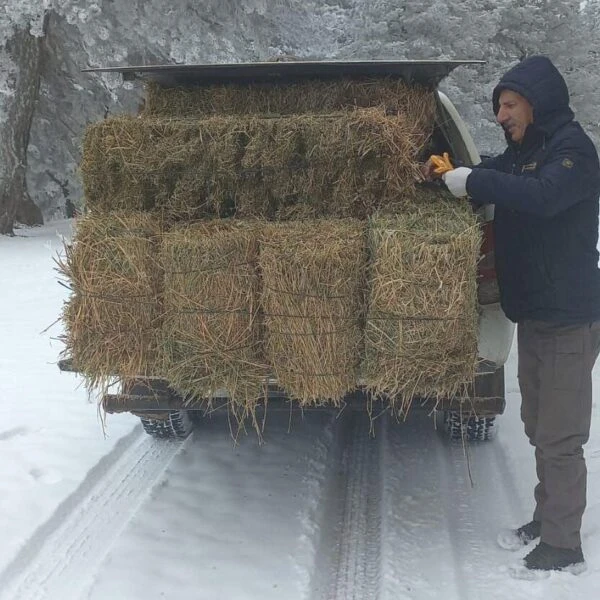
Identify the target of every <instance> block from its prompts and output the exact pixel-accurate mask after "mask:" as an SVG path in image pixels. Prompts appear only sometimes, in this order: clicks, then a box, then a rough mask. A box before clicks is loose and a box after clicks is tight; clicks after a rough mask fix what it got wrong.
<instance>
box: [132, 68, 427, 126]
mask: <svg viewBox="0 0 600 600" xmlns="http://www.w3.org/2000/svg"><path fill="white" fill-rule="evenodd" d="M373 107H379V108H382V109H383V110H384V111H385V112H386V113H387V114H390V115H393V114H398V113H409V114H411V115H414V116H415V119H414V120H415V121H419V122H418V123H417V126H418V127H421V128H424V127H427V126H429V125H430V124H431V123H432V122H433V119H434V114H435V92H434V90H433V89H431V88H428V87H424V86H420V85H407V84H406V83H404V82H403V81H401V80H399V79H395V78H391V77H390V78H376V79H370V78H365V79H361V80H353V79H348V78H343V79H339V80H335V81H319V80H310V81H304V82H297V83H285V84H281V83H254V84H230V83H224V84H215V85H208V86H203V87H195V88H165V87H162V86H160V85H159V84H157V83H153V82H150V83H148V84H147V86H146V98H145V106H144V111H143V116H144V117H174V116H176V117H207V116H211V115H277V116H281V115H295V114H307V113H312V114H323V113H325V114H327V113H332V112H337V111H346V110H354V109H357V108H373Z"/></svg>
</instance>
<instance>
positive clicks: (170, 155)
mask: <svg viewBox="0 0 600 600" xmlns="http://www.w3.org/2000/svg"><path fill="white" fill-rule="evenodd" d="M243 146H244V133H243V131H240V130H239V129H238V127H237V126H236V124H235V123H231V122H230V121H228V120H225V119H220V118H218V117H215V118H213V119H210V120H207V121H197V120H182V119H154V120H148V119H145V120H142V119H136V118H132V117H127V116H125V117H116V118H113V119H105V120H104V121H101V122H99V123H94V124H93V125H91V126H89V127H88V128H87V130H86V132H85V135H84V140H83V153H82V162H81V172H82V177H83V188H84V195H85V200H86V206H87V207H88V208H89V209H92V210H95V211H102V212H106V211H111V210H121V209H126V210H132V211H156V212H159V213H161V214H162V215H164V216H165V217H167V218H171V219H186V220H191V219H197V218H206V217H219V216H226V215H227V214H228V212H230V208H229V206H233V200H232V191H231V182H234V181H235V178H236V165H239V154H240V150H243Z"/></svg>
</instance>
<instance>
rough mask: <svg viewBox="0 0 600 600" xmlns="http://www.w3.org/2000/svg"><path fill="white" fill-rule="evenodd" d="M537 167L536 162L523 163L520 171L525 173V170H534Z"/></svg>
mask: <svg viewBox="0 0 600 600" xmlns="http://www.w3.org/2000/svg"><path fill="white" fill-rule="evenodd" d="M536 168H537V162H532V163H529V164H528V165H523V166H522V167H521V173H525V172H526V171H535V170H536Z"/></svg>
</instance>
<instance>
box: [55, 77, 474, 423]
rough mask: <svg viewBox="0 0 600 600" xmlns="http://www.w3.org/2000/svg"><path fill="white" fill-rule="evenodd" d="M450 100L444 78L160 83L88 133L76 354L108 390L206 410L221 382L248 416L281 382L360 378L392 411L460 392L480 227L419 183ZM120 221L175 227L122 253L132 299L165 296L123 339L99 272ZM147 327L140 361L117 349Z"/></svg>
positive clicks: (469, 372) (301, 387)
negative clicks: (416, 399)
mask: <svg viewBox="0 0 600 600" xmlns="http://www.w3.org/2000/svg"><path fill="white" fill-rule="evenodd" d="M434 113H435V99H434V93H433V91H432V90H431V89H425V88H420V87H418V86H414V87H409V86H406V85H405V84H404V83H402V82H400V81H397V80H391V79H377V80H363V81H352V80H340V81H325V82H324V81H310V82H304V83H296V84H287V85H283V84H282V85H277V84H260V85H259V84H255V85H211V86H207V87H198V88H193V89H165V88H162V87H160V86H157V85H154V84H150V85H149V86H148V89H147V98H146V104H145V109H144V111H143V112H142V114H141V115H140V116H138V117H137V118H132V117H117V118H112V119H107V120H105V121H102V122H100V123H97V124H94V125H91V126H90V127H89V128H88V130H87V132H86V135H85V138H84V147H83V161H82V165H81V168H82V173H83V181H84V191H85V196H86V206H87V209H88V212H89V215H90V216H87V217H85V218H84V219H83V220H82V222H81V223H80V224H79V228H78V233H77V234H76V237H75V243H74V245H73V246H72V248H71V250H70V251H69V253H68V254H67V258H66V262H65V265H64V266H63V270H64V272H65V273H66V274H67V276H68V277H69V278H70V279H71V280H72V282H73V287H74V289H75V294H74V296H73V298H72V299H71V301H70V303H69V305H67V308H66V309H65V321H66V329H67V334H66V339H67V351H68V352H70V353H71V354H72V356H73V358H74V359H75V362H76V364H77V365H78V366H79V368H80V369H81V370H82V371H83V372H84V373H85V374H86V375H87V376H88V378H89V379H90V380H91V382H92V383H97V382H99V381H105V380H106V379H107V378H108V377H109V376H115V375H116V376H118V377H130V376H132V375H134V374H152V375H155V376H157V377H163V378H165V379H166V380H167V381H168V382H169V383H170V385H171V386H172V387H173V388H174V389H176V390H177V391H178V392H179V393H181V394H182V395H183V396H184V397H186V398H187V399H188V400H189V402H190V403H194V402H196V401H199V400H202V399H204V398H206V397H208V396H210V395H211V394H214V393H215V392H217V391H218V390H221V389H223V390H227V391H228V392H229V394H230V395H231V397H232V408H233V409H234V412H235V414H236V415H237V416H240V417H242V418H243V417H245V416H246V415H247V414H252V413H253V410H254V407H255V405H256V402H257V400H258V398H259V397H260V396H261V395H262V394H264V391H265V385H266V381H267V380H268V378H269V377H275V378H276V379H277V381H278V383H279V385H280V386H281V387H283V388H284V389H285V390H286V391H287V392H288V393H289V394H290V395H291V396H292V397H294V398H295V399H298V400H299V401H300V402H301V403H302V404H303V405H308V404H315V403H322V402H332V403H334V404H337V403H338V402H339V401H340V400H341V398H342V397H343V396H344V394H346V393H347V392H349V391H352V390H353V389H354V388H356V387H357V386H358V385H362V384H365V385H366V386H367V388H368V389H369V390H371V392H373V393H374V394H377V395H390V397H391V398H392V404H393V403H394V397H395V396H396V395H400V397H401V398H404V399H406V398H408V397H409V396H410V395H411V394H413V393H420V394H427V395H431V394H433V395H436V396H442V395H445V394H450V393H454V392H456V391H457V390H458V389H459V388H460V386H462V385H465V384H467V383H469V382H470V381H471V380H472V378H473V376H474V365H475V360H476V344H474V340H475V339H476V338H475V333H476V296H475V277H476V262H477V250H476V248H477V247H478V243H479V232H478V228H477V226H476V222H475V217H474V216H473V214H472V212H471V211H470V209H469V208H468V207H466V206H463V208H462V209H460V208H457V202H456V201H454V200H452V201H450V202H448V201H447V199H446V200H445V201H444V200H442V199H440V198H439V197H438V196H439V193H437V192H436V193H434V192H430V191H427V190H423V189H422V188H420V187H419V185H418V184H417V183H416V181H417V179H418V165H419V162H420V161H421V160H423V158H424V155H425V151H426V149H427V148H428V146H427V144H428V143H429V140H430V137H431V134H432V131H433V123H434ZM427 207H428V208H427ZM451 207H453V208H451ZM121 214H127V215H137V216H138V217H139V218H140V219H147V220H149V221H152V222H154V223H158V224H159V229H158V233H157V234H156V235H155V234H152V235H150V236H149V238H148V239H149V240H151V241H149V242H148V244H149V246H148V248H147V252H141V251H140V252H139V253H134V254H135V256H133V257H132V256H130V257H129V258H130V263H131V264H127V261H122V262H121V263H118V264H116V263H115V264H112V263H111V265H112V266H111V269H110V273H111V274H112V277H113V282H112V283H111V288H110V294H109V295H111V294H116V295H119V290H120V289H122V290H124V292H123V293H122V294H121V295H120V296H119V303H120V305H121V304H122V305H125V304H127V303H132V304H133V303H134V301H133V298H134V297H140V298H142V297H143V298H146V297H147V296H149V295H151V294H154V296H153V298H154V303H153V304H152V309H151V310H149V311H148V312H147V313H146V314H145V315H144V318H145V319H146V321H144V322H143V323H142V321H139V320H136V318H137V316H136V317H135V318H134V317H133V316H132V317H131V318H129V319H116V320H113V321H112V322H113V325H112V327H113V328H116V329H118V328H120V327H122V328H123V332H122V333H123V335H120V334H118V335H117V334H116V333H115V332H113V331H112V330H110V331H108V330H103V327H104V328H108V329H110V327H109V325H108V324H105V325H101V324H100V321H101V320H107V321H110V320H111V318H112V317H111V316H110V313H109V312H108V309H105V308H104V304H105V303H106V301H107V300H106V297H105V296H106V290H104V288H103V290H102V291H101V293H97V292H96V291H94V289H92V287H91V286H90V285H89V282H86V281H85V280H84V279H83V276H82V274H83V273H88V274H89V276H90V277H92V278H95V277H96V275H95V271H96V269H97V268H99V267H97V265H103V264H104V263H107V264H108V262H110V260H109V258H108V257H107V256H105V253H109V252H112V250H110V248H112V246H113V245H114V244H113V242H112V241H110V239H111V238H110V237H109V238H106V235H107V231H108V230H110V231H113V229H114V221H115V219H116V218H117V215H121ZM118 218H121V217H118ZM121 222H122V223H127V221H126V220H123V219H121ZM91 223H99V224H102V223H104V225H103V226H98V227H96V226H94V227H92V226H91V225H89V224H91ZM88 230H89V232H90V233H89V234H88V233H86V232H87V231H88ZM132 231H133V232H135V231H138V232H139V231H140V227H139V226H137V225H135V224H134V221H132ZM144 231H145V230H144ZM90 236H91V237H92V238H93V239H90V240H88V238H90ZM156 236H158V237H156ZM121 237H123V238H125V239H126V240H129V238H128V237H127V236H121ZM130 237H131V238H132V239H134V238H135V239H137V238H136V237H135V236H130ZM107 239H108V240H109V241H108V242H107ZM90 243H91V244H92V245H93V247H94V252H92V253H90V252H89V251H88V246H89V244H90ZM117 245H118V246H119V248H121V249H122V250H123V248H124V247H125V246H124V245H123V244H121V243H120V242H119V244H117ZM134 263H135V265H136V267H135V269H133V271H134V272H135V273H136V276H135V277H134V278H133V280H132V282H131V286H133V287H132V288H131V289H130V287H127V286H122V287H120V284H119V282H122V281H123V280H124V279H127V278H129V277H130V276H131V274H130V271H131V265H133V264H134ZM142 271H143V272H146V271H147V273H148V277H147V279H145V280H144V281H145V282H147V283H148V285H150V284H149V282H150V281H151V282H152V286H154V287H152V291H150V288H149V287H148V289H146V288H144V289H143V290H142V289H138V287H139V285H140V280H139V277H138V275H139V273H140V272H142ZM94 280H95V279H94ZM136 286H138V287H136ZM90 292H91V293H90ZM134 292H135V293H134ZM84 296H85V301H83V297H84ZM132 310H133V309H132ZM136 310H137V309H136ZM132 323H135V324H136V326H137V325H138V324H139V331H137V330H136V331H137V333H136V335H137V337H136V339H135V343H133V344H132V343H131V340H129V338H127V341H128V342H129V344H128V346H129V348H130V349H131V348H135V349H136V350H135V352H136V353H135V356H134V357H132V356H130V354H128V353H127V352H129V353H131V350H126V349H125V348H121V349H116V348H115V346H116V345H118V344H121V343H123V344H124V343H125V340H126V334H127V331H129V330H130V329H131V325H132ZM142 330H143V331H144V332H145V333H144V335H145V336H146V337H144V336H142V333H141V332H142ZM149 331H151V333H152V334H151V335H150V334H149ZM101 336H105V338H103V341H102V342H100V341H99V338H100V337H101ZM144 345H146V348H147V349H146V351H145V353H142V352H141V347H142V346H144ZM88 346H93V348H94V350H93V351H92V350H89V349H88ZM100 355H102V356H100ZM134 372H135V373H134ZM405 405H406V402H403V406H405Z"/></svg>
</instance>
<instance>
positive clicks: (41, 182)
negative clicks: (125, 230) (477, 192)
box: [0, 0, 600, 232]
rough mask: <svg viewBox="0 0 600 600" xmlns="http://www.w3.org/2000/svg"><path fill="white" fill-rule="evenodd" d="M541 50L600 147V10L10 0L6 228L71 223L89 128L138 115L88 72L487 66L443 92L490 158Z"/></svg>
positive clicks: (0, 124) (3, 41)
mask: <svg viewBox="0 0 600 600" xmlns="http://www.w3.org/2000/svg"><path fill="white" fill-rule="evenodd" d="M534 53H544V54H547V55H549V56H550V57H551V58H552V59H553V60H554V61H555V62H556V64H557V65H558V66H559V68H560V69H561V70H562V72H563V73H564V75H565V78H566V79H567V83H568V84H569V86H570V89H571V94H572V105H573V107H574V109H575V111H576V115H577V118H578V120H579V121H580V122H581V123H582V125H583V126H584V127H585V128H586V130H587V131H588V132H589V133H590V134H591V136H592V137H593V139H594V140H595V142H596V143H597V144H600V117H599V114H600V92H599V90H600V1H599V0H589V1H583V2H581V1H579V0H577V1H559V0H547V1H542V0H538V1H534V2H523V1H521V0H497V1H494V0H467V1H464V2H451V1H449V0H434V1H432V2H416V1H414V0H404V1H401V0H396V1H392V0H306V1H302V0H204V1H202V2H200V1H193V0H172V1H169V2H167V1H165V0H0V232H2V223H3V219H4V221H5V222H6V221H10V219H11V210H12V211H15V212H16V213H17V214H16V217H17V220H21V221H24V222H39V220H40V219H41V217H42V216H43V218H44V219H46V220H49V219H52V218H57V217H63V216H65V215H71V214H73V211H74V210H76V209H77V208H78V207H80V206H81V204H82V197H81V184H80V180H79V175H78V164H79V160H80V146H81V137H82V133H83V130H84V129H85V127H86V125H87V124H88V123H90V122H93V121H96V120H99V119H102V118H105V117H106V116H108V115H114V114H118V113H122V112H132V111H135V110H136V109H137V106H138V105H139V103H140V100H141V92H142V90H141V87H140V85H139V84H132V83H123V82H122V81H121V79H120V77H119V76H116V75H90V74H85V73H82V72H81V69H82V68H86V67H100V66H110V65H120V66H127V65H140V64H153V63H213V62H217V63H218V62H245V61H260V60H266V59H269V58H272V57H276V56H280V55H284V54H291V55H295V56H297V57H300V58H306V59H351V60H360V59H464V58H470V59H484V60H486V61H488V62H487V64H486V66H485V67H474V68H467V67H461V68H459V69H457V70H456V71H455V72H454V73H453V74H452V75H451V76H450V77H449V78H448V79H447V80H446V81H445V82H444V83H443V85H442V89H443V90H444V91H445V92H446V93H447V94H448V95H449V96H450V97H451V98H452V100H453V101H454V103H455V104H456V106H457V108H458V110H459V111H460V112H461V114H462V115H463V117H464V118H465V119H466V120H467V123H468V125H469V127H470V129H471V131H472V133H473V135H474V137H475V141H476V143H477V144H478V146H479V148H480V151H481V152H482V153H483V154H490V153H494V152H497V151H499V150H500V149H501V148H502V142H503V137H502V135H501V132H500V130H499V128H498V127H497V126H496V125H495V124H494V121H493V114H492V110H491V104H490V97H491V91H492V89H493V87H494V85H495V83H496V82H497V80H498V78H499V77H500V75H501V74H502V72H503V71H504V70H506V69H507V68H508V67H510V66H511V65H512V64H514V63H515V62H516V61H518V60H519V59H520V58H522V57H524V56H526V55H528V54H534ZM15 198H16V199H17V201H16V202H14V203H13V204H14V208H10V206H11V200H14V199H15ZM30 199H31V200H32V202H30ZM7 206H8V207H9V208H8V209H7V208H6V207H7ZM3 207H4V208H3ZM12 217H13V219H14V217H15V215H12ZM4 232H7V229H6V227H5V228H4Z"/></svg>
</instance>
